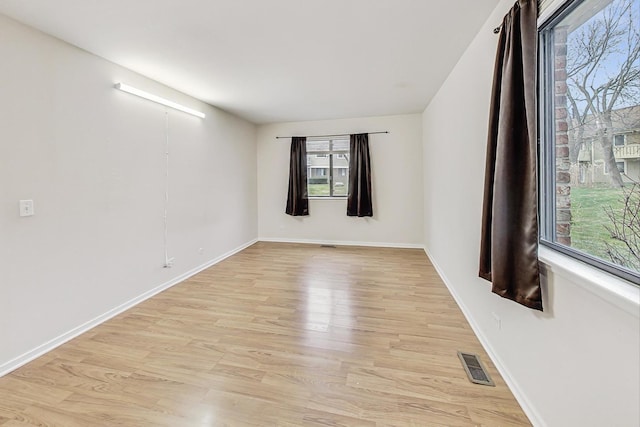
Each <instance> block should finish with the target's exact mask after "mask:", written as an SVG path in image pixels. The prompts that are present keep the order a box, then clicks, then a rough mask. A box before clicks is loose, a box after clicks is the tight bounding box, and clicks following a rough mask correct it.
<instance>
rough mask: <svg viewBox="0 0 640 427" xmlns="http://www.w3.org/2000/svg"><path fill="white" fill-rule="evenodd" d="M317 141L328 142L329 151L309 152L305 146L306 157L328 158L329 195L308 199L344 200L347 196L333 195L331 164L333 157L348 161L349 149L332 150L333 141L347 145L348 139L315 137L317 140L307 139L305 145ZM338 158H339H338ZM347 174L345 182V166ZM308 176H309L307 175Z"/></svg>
mask: <svg viewBox="0 0 640 427" xmlns="http://www.w3.org/2000/svg"><path fill="white" fill-rule="evenodd" d="M317 141H328V142H329V150H328V151H317V150H316V151H309V150H308V148H309V145H307V155H308V156H309V155H313V156H318V157H322V158H325V157H329V166H328V169H329V175H328V180H329V195H327V196H322V195H313V196H311V195H309V196H308V197H309V199H322V200H328V199H338V200H342V199H346V198H347V197H348V196H349V195H348V194H339V195H335V194H334V183H335V179H334V172H335V171H334V167H333V163H334V155H335V156H340V155H342V156H343V158H345V159H348V154H349V149H348V148H347V149H344V150H334V149H333V144H334V142H335V141H341V142H343V141H346V142H347V143H349V139H348V138H346V137H344V136H343V137H331V138H322V137H317V138H307V141H306V144H308V143H309V142H317ZM338 158H340V157H338ZM307 168H309V166H307ZM346 170H347V173H346V175H345V176H346V177H347V182H348V180H349V166H348V164H347V168H346ZM307 175H309V174H307ZM307 193H308V194H310V191H309V177H307Z"/></svg>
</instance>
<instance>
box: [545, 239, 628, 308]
mask: <svg viewBox="0 0 640 427" xmlns="http://www.w3.org/2000/svg"><path fill="white" fill-rule="evenodd" d="M538 258H539V259H540V261H541V262H542V263H543V264H545V265H546V266H547V267H548V268H549V269H550V271H552V272H553V273H554V274H557V275H559V276H562V277H564V278H566V279H569V280H571V281H572V282H573V283H575V284H576V285H578V286H580V287H582V288H584V289H585V290H587V291H589V292H591V293H592V294H594V295H596V296H598V297H599V298H602V299H603V300H605V301H607V302H608V303H610V304H612V305H614V306H615V307H618V308H620V309H622V310H624V311H626V312H627V313H629V314H631V315H632V316H634V317H636V318H640V287H638V286H636V285H634V284H631V283H629V282H627V281H626V280H623V279H620V278H619V277H616V276H613V275H611V274H609V273H606V272H604V271H601V270H599V269H597V268H594V267H592V266H590V265H587V264H585V263H583V262H580V261H577V260H575V259H573V258H571V257H569V256H567V255H564V254H561V253H559V252H556V251H554V250H553V249H550V248H547V247H545V246H543V245H540V248H539V251H538Z"/></svg>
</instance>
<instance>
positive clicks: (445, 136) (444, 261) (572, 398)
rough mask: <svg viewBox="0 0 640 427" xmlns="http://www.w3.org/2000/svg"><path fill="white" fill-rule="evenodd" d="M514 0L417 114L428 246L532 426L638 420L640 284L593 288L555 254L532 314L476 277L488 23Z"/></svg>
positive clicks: (490, 52)
mask: <svg viewBox="0 0 640 427" xmlns="http://www.w3.org/2000/svg"><path fill="white" fill-rule="evenodd" d="M512 4H513V1H512V0H504V1H502V2H500V4H499V5H498V7H497V8H496V10H495V11H494V13H493V15H492V16H491V17H490V18H489V19H488V21H487V23H486V24H485V25H484V26H483V28H482V29H481V31H480V33H479V34H478V35H477V37H476V38H475V40H474V41H473V43H472V44H471V45H470V46H469V48H468V50H467V52H466V53H465V54H464V56H463V57H462V58H461V59H460V61H459V63H458V64H457V66H456V67H455V69H454V70H453V71H452V73H451V74H450V76H449V77H448V80H447V81H446V83H445V84H444V85H443V86H442V88H441V89H440V91H439V93H438V94H437V96H436V97H435V98H434V99H433V100H432V102H431V103H430V104H429V106H428V107H427V109H426V110H425V111H424V113H423V130H424V136H423V138H424V139H423V141H424V186H425V201H424V202H425V223H424V231H425V244H426V248H427V252H428V253H429V255H430V256H431V258H432V260H433V262H434V263H435V264H436V265H437V267H438V269H439V271H440V273H441V275H442V276H443V278H444V279H445V281H446V283H447V285H448V286H449V287H450V289H451V291H452V293H453V294H454V295H455V296H456V298H457V299H458V302H459V303H460V305H461V306H462V308H463V310H464V311H465V313H466V315H467V316H468V318H469V320H470V322H471V323H472V325H473V326H474V329H475V330H476V332H477V333H478V334H479V336H480V338H481V340H482V341H483V343H484V344H485V346H486V347H487V349H488V351H489V352H490V354H492V356H493V358H494V361H495V362H496V364H498V365H499V366H500V367H501V369H502V372H503V373H504V374H505V376H506V377H507V378H506V379H507V380H508V381H509V382H510V383H511V385H512V389H513V391H514V393H515V394H516V395H517V397H518V398H519V400H520V401H521V403H522V404H523V405H524V406H525V409H526V410H527V412H528V414H529V415H530V418H531V419H532V421H533V422H534V423H535V424H536V425H547V426H559V427H564V426H581V427H585V426H605V425H606V426H637V425H640V415H639V411H640V408H639V402H640V392H639V389H640V373H639V365H640V354H639V351H640V342H639V339H640V338H639V337H640V327H639V326H640V322H639V319H638V317H639V316H640V309H638V305H637V302H636V303H633V302H631V303H630V302H629V300H631V301H633V299H634V298H637V288H635V287H633V285H629V284H620V286H621V289H622V290H623V291H624V292H627V293H628V294H629V295H630V297H629V298H619V297H617V296H615V295H612V294H611V293H610V292H608V291H604V292H600V293H599V294H598V293H597V291H598V289H599V287H598V286H597V285H596V284H595V283H588V282H589V280H587V279H586V277H591V281H595V282H602V280H600V279H598V278H596V274H595V273H594V272H588V271H587V272H586V273H585V275H584V277H580V276H577V275H576V274H573V273H571V272H566V271H564V270H565V269H564V268H561V267H560V266H562V265H563V264H564V265H568V263H567V262H566V260H564V259H563V257H559V261H558V262H557V263H556V264H555V265H554V264H553V263H552V262H549V265H550V267H547V268H546V270H547V273H546V275H545V281H546V284H545V292H544V294H545V299H546V311H545V313H538V312H536V311H533V310H529V309H526V308H524V307H521V306H519V305H517V304H515V303H513V302H511V301H507V300H504V299H501V298H500V297H498V296H496V295H494V294H492V293H491V292H490V284H489V283H488V282H485V281H483V280H481V279H479V278H478V277H477V272H478V256H479V247H480V218H481V208H482V186H483V179H484V162H485V150H486V135H487V120H488V114H489V113H488V106H489V95H490V90H491V75H492V73H493V60H494V57H495V50H496V46H497V36H495V35H494V34H493V33H492V29H493V27H495V26H496V25H498V24H499V23H500V22H501V21H502V17H503V15H504V14H505V13H507V11H508V10H509V8H510V7H511V6H512ZM452 153H453V154H452ZM452 155H453V157H455V159H456V161H455V163H452V162H450V161H448V159H450V158H451V156H452ZM625 287H626V288H625ZM607 294H608V295H607ZM603 297H606V298H603ZM494 313H495V315H497V316H498V317H499V318H500V319H501V329H499V328H498V326H497V323H496V321H495V319H494Z"/></svg>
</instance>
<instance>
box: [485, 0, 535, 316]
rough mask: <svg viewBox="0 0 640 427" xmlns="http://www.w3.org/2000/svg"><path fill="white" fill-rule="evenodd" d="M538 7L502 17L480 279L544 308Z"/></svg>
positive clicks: (528, 2) (523, 4) (525, 0)
mask: <svg viewBox="0 0 640 427" xmlns="http://www.w3.org/2000/svg"><path fill="white" fill-rule="evenodd" d="M536 19H537V1H535V0H519V1H518V2H517V3H516V4H515V6H513V8H512V9H511V11H510V12H509V13H508V14H507V15H506V16H505V17H504V20H503V22H502V29H501V31H500V40H499V45H498V53H497V56H496V64H495V72H494V79H493V91H492V94H491V110H490V116H489V137H488V144H487V165H486V170H485V183H484V206H483V212H482V241H481V249H480V273H479V274H480V277H482V278H484V279H486V280H489V281H491V282H492V285H493V286H492V291H493V292H494V293H496V294H498V295H500V296H501V297H504V298H508V299H511V300H513V301H516V302H518V303H520V304H522V305H525V306H527V307H530V308H533V309H536V310H542V295H541V292H540V273H539V266H538V199H537V197H538V196H537V177H536V167H537V166H536V138H537V135H536V43H537V29H536Z"/></svg>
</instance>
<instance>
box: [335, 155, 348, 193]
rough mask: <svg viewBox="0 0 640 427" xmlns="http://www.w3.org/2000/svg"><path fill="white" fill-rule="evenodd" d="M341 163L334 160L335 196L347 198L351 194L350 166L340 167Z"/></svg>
mask: <svg viewBox="0 0 640 427" xmlns="http://www.w3.org/2000/svg"><path fill="white" fill-rule="evenodd" d="M340 162H341V161H340V160H339V159H334V163H333V195H334V196H346V195H347V194H348V193H349V173H348V170H349V169H348V166H345V165H338V164H339V163H340Z"/></svg>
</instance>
